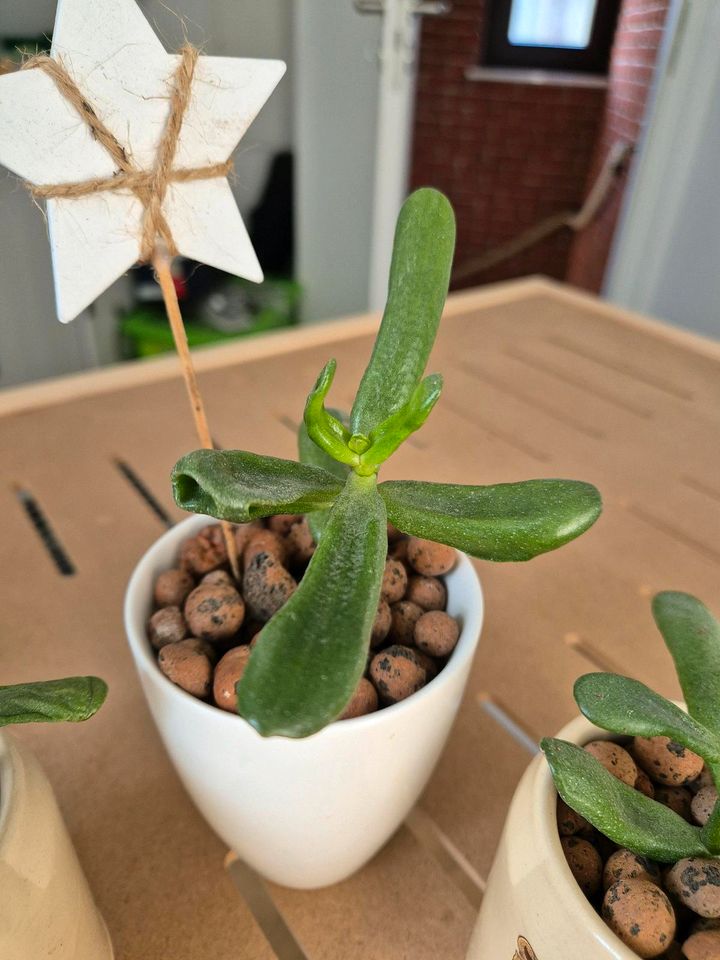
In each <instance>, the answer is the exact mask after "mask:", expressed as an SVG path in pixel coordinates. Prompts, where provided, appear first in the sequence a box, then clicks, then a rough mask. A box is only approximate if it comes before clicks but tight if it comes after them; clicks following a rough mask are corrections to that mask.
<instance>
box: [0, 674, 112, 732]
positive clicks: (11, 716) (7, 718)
mask: <svg viewBox="0 0 720 960" xmlns="http://www.w3.org/2000/svg"><path fill="white" fill-rule="evenodd" d="M106 696H107V684H106V683H105V681H104V680H100V678H99V677H63V678H62V679H61V680H38V681H35V682H33V683H15V684H11V685H10V686H3V687H0V727H5V726H7V725H8V724H11V723H60V722H62V721H64V720H69V721H72V722H75V723H78V722H80V721H82V720H89V719H90V717H92V716H93V714H95V713H97V711H98V710H99V709H100V707H101V706H102V705H103V703H104V702H105V697H106Z"/></svg>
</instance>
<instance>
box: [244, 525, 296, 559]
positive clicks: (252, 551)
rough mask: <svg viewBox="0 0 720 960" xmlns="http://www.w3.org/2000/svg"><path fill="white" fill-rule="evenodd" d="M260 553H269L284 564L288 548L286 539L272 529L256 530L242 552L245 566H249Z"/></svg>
mask: <svg viewBox="0 0 720 960" xmlns="http://www.w3.org/2000/svg"><path fill="white" fill-rule="evenodd" d="M258 553H269V554H270V555H271V556H273V557H275V559H276V560H277V561H278V562H279V563H282V564H284V563H285V561H286V560H287V556H288V548H287V544H286V542H285V540H284V539H283V538H282V537H281V536H280V535H279V534H277V533H273V531H272V530H255V531H253V532H252V533H251V534H250V537H249V538H248V541H247V543H246V544H245V549H244V550H243V554H242V558H243V566H245V567H247V566H248V564H249V563H250V561H251V560H252V558H253V557H255V556H257V554H258Z"/></svg>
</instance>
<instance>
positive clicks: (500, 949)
mask: <svg viewBox="0 0 720 960" xmlns="http://www.w3.org/2000/svg"><path fill="white" fill-rule="evenodd" d="M557 736H558V738H559V739H561V740H568V741H570V742H571V743H576V744H578V745H580V746H582V745H584V744H586V743H588V742H589V741H590V740H601V739H602V740H609V739H612V738H613V737H614V734H611V733H608V732H607V731H606V730H601V729H599V727H596V726H594V725H593V724H591V723H590V722H589V721H587V720H586V719H585V718H584V717H577V718H576V719H575V720H572V721H571V722H570V723H568V724H567V726H565V727H563V729H562V730H561V731H560V733H559V734H558V735H557ZM556 804H557V791H556V790H555V784H554V783H553V779H552V775H551V774H550V768H549V766H548V764H547V761H546V760H545V756H544V755H543V754H542V753H541V754H539V755H538V756H537V757H535V759H534V760H533V761H532V763H531V764H530V766H529V767H528V768H527V770H526V771H525V773H524V774H523V777H522V779H521V780H520V783H519V785H518V788H517V790H516V791H515V796H514V797H513V800H512V803H511V805H510V810H509V812H508V816H507V820H506V821H505V828H504V830H503V834H502V837H501V838H500V845H499V846H498V850H497V853H496V855H495V861H494V863H493V867H492V870H491V871H490V876H489V878H488V885H487V889H486V891H485V896H484V897H483V902H482V907H481V909H480V915H479V917H478V921H477V925H476V927H475V932H474V934H473V937H472V940H471V942H470V948H469V950H468V954H467V960H490V958H492V960H513V958H514V957H515V956H517V958H518V960H638V957H637V954H636V953H635V952H634V951H633V950H631V949H630V948H629V947H626V946H625V944H624V943H623V942H622V941H621V940H620V939H619V938H618V937H617V936H615V934H614V933H613V932H612V930H611V929H610V928H609V927H608V926H607V925H606V924H605V923H604V922H603V920H602V919H601V918H600V916H598V914H597V913H596V912H595V910H594V909H593V907H592V906H591V904H590V903H588V901H587V900H586V898H585V895H584V894H583V892H582V890H581V889H580V887H579V886H578V884H577V881H576V880H575V878H574V877H573V875H572V873H571V872H570V868H569V867H568V865H567V863H566V861H565V856H564V854H563V851H562V847H561V846H560V838H559V836H558V829H557V819H556Z"/></svg>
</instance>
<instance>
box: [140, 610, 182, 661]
mask: <svg viewBox="0 0 720 960" xmlns="http://www.w3.org/2000/svg"><path fill="white" fill-rule="evenodd" d="M147 630H148V636H149V638H150V643H151V644H152V645H153V647H155V649H156V650H160V649H161V647H164V646H165V645H166V644H168V643H177V642H178V640H183V639H184V638H185V637H186V636H187V635H188V629H187V624H186V623H185V617H183V615H182V611H181V610H180V608H179V607H161V608H160V609H159V610H156V611H155V613H154V614H153V615H152V616H151V617H150V619H149V620H148V626H147Z"/></svg>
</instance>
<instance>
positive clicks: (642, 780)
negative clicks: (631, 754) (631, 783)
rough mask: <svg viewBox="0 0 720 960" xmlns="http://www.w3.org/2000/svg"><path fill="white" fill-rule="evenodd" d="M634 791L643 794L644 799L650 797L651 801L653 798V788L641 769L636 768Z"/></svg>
mask: <svg viewBox="0 0 720 960" xmlns="http://www.w3.org/2000/svg"><path fill="white" fill-rule="evenodd" d="M635 789H636V790H639V791H640V793H644V794H645V796H646V797H650V799H651V800H652V799H653V798H654V796H655V787H654V786H653V782H652V780H651V779H650V777H649V776H648V775H647V774H646V773H645V771H644V770H643V768H642V767H638V768H637V780H636V781H635Z"/></svg>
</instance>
